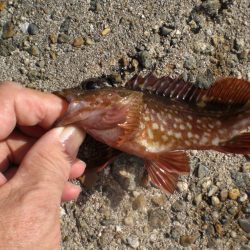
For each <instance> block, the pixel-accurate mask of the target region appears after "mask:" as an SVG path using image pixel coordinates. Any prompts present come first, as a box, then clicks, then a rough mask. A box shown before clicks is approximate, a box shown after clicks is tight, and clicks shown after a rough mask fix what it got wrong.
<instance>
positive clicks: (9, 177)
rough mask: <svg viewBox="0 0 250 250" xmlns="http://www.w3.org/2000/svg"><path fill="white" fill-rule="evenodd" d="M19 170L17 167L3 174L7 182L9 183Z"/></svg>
mask: <svg viewBox="0 0 250 250" xmlns="http://www.w3.org/2000/svg"><path fill="white" fill-rule="evenodd" d="M17 170H18V168H17V167H11V168H9V169H8V170H7V171H5V172H4V173H3V174H4V176H5V178H6V180H7V181H9V180H10V179H11V178H13V176H14V175H15V174H16V172H17Z"/></svg>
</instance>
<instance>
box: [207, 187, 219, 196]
mask: <svg viewBox="0 0 250 250" xmlns="http://www.w3.org/2000/svg"><path fill="white" fill-rule="evenodd" d="M217 191H218V187H217V186H212V187H211V188H210V189H209V192H208V194H207V196H208V197H211V196H213V195H214V194H215V193H217Z"/></svg>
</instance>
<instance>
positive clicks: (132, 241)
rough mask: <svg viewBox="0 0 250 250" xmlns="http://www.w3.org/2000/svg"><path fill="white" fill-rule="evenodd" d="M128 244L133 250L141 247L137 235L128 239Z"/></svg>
mask: <svg viewBox="0 0 250 250" xmlns="http://www.w3.org/2000/svg"><path fill="white" fill-rule="evenodd" d="M127 243H128V245H129V246H131V247H132V248H134V249H135V248H137V247H139V246H140V242H139V239H138V237H137V236H135V235H130V236H129V237H128V238H127Z"/></svg>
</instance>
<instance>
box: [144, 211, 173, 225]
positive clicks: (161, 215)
mask: <svg viewBox="0 0 250 250" xmlns="http://www.w3.org/2000/svg"><path fill="white" fill-rule="evenodd" d="M148 224H149V225H150V226H151V227H152V228H161V227H162V226H163V225H168V224H169V217H168V214H167V212H166V211H164V210H162V209H160V208H158V209H155V210H150V211H149V213H148Z"/></svg>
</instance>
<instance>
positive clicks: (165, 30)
mask: <svg viewBox="0 0 250 250" xmlns="http://www.w3.org/2000/svg"><path fill="white" fill-rule="evenodd" d="M172 31H173V29H171V28H167V27H165V26H162V27H161V28H160V35H162V36H169V35H170V34H171V33H172Z"/></svg>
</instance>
